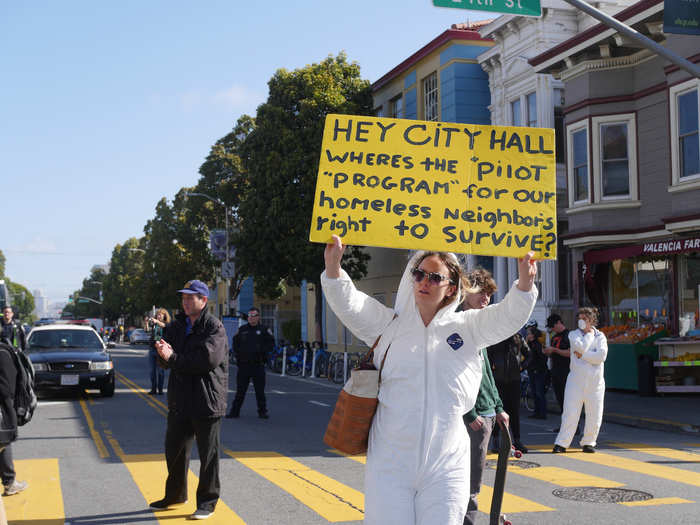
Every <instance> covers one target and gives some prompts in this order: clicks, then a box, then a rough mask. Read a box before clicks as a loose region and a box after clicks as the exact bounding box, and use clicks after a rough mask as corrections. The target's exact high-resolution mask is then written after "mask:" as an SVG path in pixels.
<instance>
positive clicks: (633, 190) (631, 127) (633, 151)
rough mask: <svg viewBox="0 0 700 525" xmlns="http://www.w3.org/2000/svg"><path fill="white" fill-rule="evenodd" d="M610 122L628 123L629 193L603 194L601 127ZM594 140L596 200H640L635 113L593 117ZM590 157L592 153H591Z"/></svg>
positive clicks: (594, 190)
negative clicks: (605, 195) (606, 195)
mask: <svg viewBox="0 0 700 525" xmlns="http://www.w3.org/2000/svg"><path fill="white" fill-rule="evenodd" d="M609 124H626V125H627V178H628V181H629V182H628V188H629V192H628V194H627V195H611V196H608V197H604V196H603V145H602V144H601V133H600V128H601V126H603V125H609ZM591 127H592V132H593V140H592V147H591V149H592V150H593V165H592V166H593V198H594V201H595V202H609V201H629V200H634V201H636V200H638V195H639V193H638V188H637V119H636V115H635V114H634V113H624V114H620V115H605V116H598V117H593V119H592V124H591ZM589 157H590V153H589Z"/></svg>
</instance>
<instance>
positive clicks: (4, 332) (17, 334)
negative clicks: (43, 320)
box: [0, 304, 27, 352]
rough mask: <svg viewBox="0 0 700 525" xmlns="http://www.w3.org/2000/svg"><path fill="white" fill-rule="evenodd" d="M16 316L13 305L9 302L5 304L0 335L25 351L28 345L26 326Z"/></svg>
mask: <svg viewBox="0 0 700 525" xmlns="http://www.w3.org/2000/svg"><path fill="white" fill-rule="evenodd" d="M14 317H15V312H14V310H12V307H11V306H10V305H9V304H6V305H5V306H3V308H2V326H1V330H0V337H1V338H2V339H4V340H5V341H6V342H7V344H10V345H12V346H14V347H15V348H18V349H19V350H21V351H22V352H24V349H25V348H26V347H27V339H26V335H25V333H24V328H22V325H21V324H20V323H19V322H18V321H17V320H16V319H15V318H14Z"/></svg>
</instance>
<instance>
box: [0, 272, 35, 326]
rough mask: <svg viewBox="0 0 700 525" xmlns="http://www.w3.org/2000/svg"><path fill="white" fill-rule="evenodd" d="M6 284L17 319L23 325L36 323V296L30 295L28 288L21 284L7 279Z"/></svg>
mask: <svg viewBox="0 0 700 525" xmlns="http://www.w3.org/2000/svg"><path fill="white" fill-rule="evenodd" d="M5 284H7V288H8V290H9V292H10V296H11V297H12V301H11V304H12V308H13V310H14V312H15V317H16V318H17V319H18V320H19V321H21V322H23V323H32V322H33V321H34V317H35V316H34V296H33V295H32V294H31V293H29V290H27V288H26V287H24V286H22V285H21V284H19V283H13V282H12V281H10V280H9V279H7V278H5Z"/></svg>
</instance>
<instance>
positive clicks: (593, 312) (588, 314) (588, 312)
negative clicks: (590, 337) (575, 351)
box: [578, 306, 598, 326]
mask: <svg viewBox="0 0 700 525" xmlns="http://www.w3.org/2000/svg"><path fill="white" fill-rule="evenodd" d="M578 315H582V316H584V317H585V318H586V319H588V321H589V322H590V323H591V325H592V326H596V325H597V324H598V309H597V308H596V307H594V306H584V307H583V308H579V309H578Z"/></svg>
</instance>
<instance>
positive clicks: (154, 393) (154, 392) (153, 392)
mask: <svg viewBox="0 0 700 525" xmlns="http://www.w3.org/2000/svg"><path fill="white" fill-rule="evenodd" d="M148 395H149V396H155V395H156V391H155V390H151V391H150V392H149V393H148Z"/></svg>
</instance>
